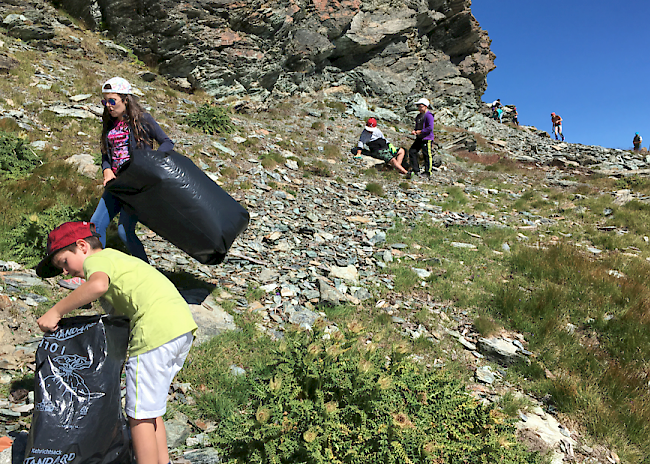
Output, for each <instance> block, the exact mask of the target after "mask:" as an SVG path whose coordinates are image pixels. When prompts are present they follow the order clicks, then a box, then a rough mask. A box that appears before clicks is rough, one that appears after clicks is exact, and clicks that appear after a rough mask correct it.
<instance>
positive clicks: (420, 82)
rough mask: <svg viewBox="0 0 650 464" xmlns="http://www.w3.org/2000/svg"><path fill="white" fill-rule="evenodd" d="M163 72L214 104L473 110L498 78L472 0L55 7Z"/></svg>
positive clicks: (77, 0)
mask: <svg viewBox="0 0 650 464" xmlns="http://www.w3.org/2000/svg"><path fill="white" fill-rule="evenodd" d="M57 4H59V5H61V6H62V7H64V8H66V9H67V11H69V12H70V13H71V14H73V15H75V16H77V17H79V18H82V19H83V20H84V21H85V22H86V23H87V24H88V25H89V26H91V27H95V28H99V27H100V26H101V27H102V28H104V29H106V30H107V31H108V33H109V34H110V35H112V36H114V38H115V39H116V41H117V42H119V43H122V44H124V45H127V46H129V47H130V48H132V49H133V51H134V53H135V54H136V55H137V56H138V57H140V59H142V60H143V61H145V62H147V63H148V64H150V65H157V66H158V67H159V70H160V72H161V74H164V75H166V76H168V77H170V78H176V79H178V80H179V81H180V83H185V82H184V79H187V83H186V85H191V86H192V87H193V88H203V89H205V90H206V91H207V92H208V93H209V94H211V95H214V96H215V97H216V98H222V97H229V96H236V97H240V98H250V99H253V100H257V101H264V100H266V99H268V98H269V97H271V98H283V97H285V96H288V95H291V94H295V93H297V92H309V91H312V90H318V89H323V88H343V89H344V90H347V89H348V88H349V90H350V91H356V92H359V93H361V94H363V95H366V96H369V97H379V98H380V99H382V100H383V101H387V102H388V106H393V107H394V108H403V107H404V105H405V104H406V103H407V102H409V101H411V100H412V99H413V98H415V97H416V96H422V95H426V96H428V97H429V98H430V99H431V100H432V101H433V103H434V105H435V106H437V107H441V106H444V107H450V106H463V107H469V108H472V109H475V108H477V107H478V106H477V103H478V100H479V99H480V96H481V95H482V93H483V92H484V91H485V88H486V86H487V84H486V75H487V73H488V72H490V71H491V70H492V69H494V67H495V66H494V58H495V56H494V54H493V53H492V52H491V51H490V39H489V37H488V35H487V32H486V31H484V30H482V29H481V28H480V26H479V24H478V22H477V21H476V19H475V18H474V17H473V16H472V12H471V9H470V6H471V0H407V1H395V0H282V1H280V0H186V1H180V0H93V1H92V2H88V1H86V0H83V1H82V0H59V1H58V2H57Z"/></svg>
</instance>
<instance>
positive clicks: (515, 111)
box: [512, 106, 519, 126]
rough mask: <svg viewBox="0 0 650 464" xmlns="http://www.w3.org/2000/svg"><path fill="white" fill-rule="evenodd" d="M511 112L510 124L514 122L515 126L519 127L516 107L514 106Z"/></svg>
mask: <svg viewBox="0 0 650 464" xmlns="http://www.w3.org/2000/svg"><path fill="white" fill-rule="evenodd" d="M512 112H513V113H512V122H514V123H515V125H517V126H518V125H519V113H518V112H517V107H516V106H515V107H514V108H513V109H512Z"/></svg>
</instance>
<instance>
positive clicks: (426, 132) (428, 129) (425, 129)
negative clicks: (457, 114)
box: [420, 111, 433, 140]
mask: <svg viewBox="0 0 650 464" xmlns="http://www.w3.org/2000/svg"><path fill="white" fill-rule="evenodd" d="M420 137H421V138H422V140H433V113H431V112H430V111H427V112H426V113H424V118H423V121H422V132H421V133H420Z"/></svg>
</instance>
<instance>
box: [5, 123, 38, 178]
mask: <svg viewBox="0 0 650 464" xmlns="http://www.w3.org/2000/svg"><path fill="white" fill-rule="evenodd" d="M40 163H41V161H40V160H39V159H38V156H36V155H35V154H34V153H33V152H32V151H31V150H30V149H29V148H28V147H26V146H25V141H24V140H23V139H21V138H20V137H16V136H15V135H13V134H9V133H7V132H2V131H0V172H2V173H5V174H6V175H7V177H11V178H17V177H21V176H23V175H25V174H27V173H28V172H29V171H31V170H32V169H34V168H35V167H36V166H38V165H39V164H40Z"/></svg>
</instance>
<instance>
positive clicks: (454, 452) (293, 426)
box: [205, 322, 542, 464]
mask: <svg viewBox="0 0 650 464" xmlns="http://www.w3.org/2000/svg"><path fill="white" fill-rule="evenodd" d="M362 330H363V329H362V328H361V327H360V325H359V324H358V323H356V322H351V323H350V324H348V331H347V333H345V334H344V333H343V332H341V331H335V332H332V333H326V332H325V330H324V327H323V326H322V325H321V324H319V323H317V324H316V326H315V327H314V330H313V331H310V332H307V331H290V332H288V333H287V334H286V335H285V338H284V340H283V341H282V342H280V343H279V344H278V345H276V347H275V348H274V349H272V351H271V356H270V358H271V359H270V360H268V362H267V364H266V365H265V366H258V367H257V368H251V370H250V371H249V373H248V374H247V375H246V378H245V379H244V380H242V381H241V383H240V384H239V385H238V389H237V391H236V392H235V391H225V392H224V393H223V396H225V397H226V398H222V399H221V402H228V403H231V402H232V403H236V405H233V406H236V407H232V406H231V407H229V408H228V409H229V410H230V411H232V412H230V413H229V414H228V415H227V417H222V418H216V417H215V418H214V419H221V421H220V423H219V425H218V427H217V430H215V432H214V434H213V435H212V437H211V438H212V442H213V444H214V445H215V447H216V448H217V449H218V451H219V453H220V454H221V455H222V456H223V457H224V462H226V463H229V464H239V463H279V464H280V463H281V464H285V463H286V464H288V463H308V464H320V463H328V464H330V463H340V464H342V463H360V464H362V463H372V464H374V463H378V462H381V463H431V464H433V463H442V462H445V463H458V464H460V463H465V462H473V463H483V462H484V463H487V462H499V463H504V464H506V463H508V464H514V463H521V464H523V463H527V464H528V463H539V462H542V461H541V459H542V458H541V457H540V456H539V455H538V454H536V453H530V452H527V451H526V450H525V449H524V448H523V446H522V445H521V444H519V443H518V442H517V440H516V438H515V435H514V427H513V425H512V422H511V421H510V420H508V419H507V418H506V417H505V416H504V415H503V414H502V413H500V412H499V411H497V410H496V409H494V407H493V406H483V405H481V404H479V403H478V402H477V401H476V400H474V399H473V398H472V397H471V396H470V395H468V394H467V393H466V392H465V391H464V388H463V385H462V384H461V383H460V382H458V381H456V380H452V379H450V378H448V377H446V376H444V375H443V374H441V373H437V372H435V373H434V372H427V371H425V370H424V369H423V368H421V367H420V366H418V365H416V364H414V363H413V362H411V361H410V360H409V359H408V356H407V354H408V353H407V351H408V350H407V349H405V347H404V346H401V345H395V346H393V347H392V348H388V349H386V350H384V349H379V348H378V346H377V345H376V344H374V343H372V342H371V343H366V340H365V338H364V337H362V336H361V335H362V334H361V332H362ZM205 387H206V388H211V385H205ZM222 410H223V408H222Z"/></svg>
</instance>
